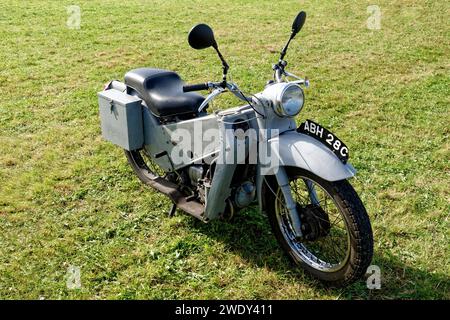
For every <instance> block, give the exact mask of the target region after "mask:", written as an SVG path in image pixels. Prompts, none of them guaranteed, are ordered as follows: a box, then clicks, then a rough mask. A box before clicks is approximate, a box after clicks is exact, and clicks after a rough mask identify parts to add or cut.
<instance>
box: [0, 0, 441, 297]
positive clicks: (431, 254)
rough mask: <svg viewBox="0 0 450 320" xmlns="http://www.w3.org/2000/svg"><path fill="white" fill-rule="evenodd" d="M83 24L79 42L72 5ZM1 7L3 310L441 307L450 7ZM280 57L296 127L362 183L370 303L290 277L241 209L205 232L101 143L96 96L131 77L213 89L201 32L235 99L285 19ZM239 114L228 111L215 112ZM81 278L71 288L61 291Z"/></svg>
mask: <svg viewBox="0 0 450 320" xmlns="http://www.w3.org/2000/svg"><path fill="white" fill-rule="evenodd" d="M72 4H76V5H79V6H80V7H81V9H82V24H81V29H79V30H70V29H68V28H67V27H66V20H67V12H66V6H68V5H72ZM370 4H373V3H372V2H371V1H344V2H342V1H339V2H338V1H318V0H317V1H308V2H306V1H300V2H299V1H293V0H292V1H286V0H283V1H277V2H276V5H275V4H274V2H273V1H262V0H257V1H256V0H255V1H250V0H249V1H237V0H235V1H227V2H226V4H224V2H223V1H215V0H214V1H194V0H190V1H166V0H164V1H163V0H158V1H127V2H118V1H13V0H1V8H2V10H1V11H0V39H1V41H0V49H1V50H0V83H1V85H0V93H1V94H0V148H1V152H0V298H2V299H12V298H26V299H39V298H44V299H75V298H82V299H134V298H137V299H154V298H161V299H166V298H176V299H178V298H184V299H197V298H206V299H218V298H228V299H235V298H236V299H240V298H246V299H259V298H268V299H386V298H387V299H393V298H402V299H410V298H419V299H427V298H432V299H435V298H444V299H449V298H450V285H449V283H450V280H449V276H450V252H449V249H450V247H449V244H450V237H449V235H450V234H449V232H450V231H449V230H450V228H449V212H450V204H449V203H450V192H449V191H450V179H449V178H450V177H449V175H450V144H449V127H450V126H449V124H450V101H449V97H450V94H449V86H450V76H449V74H450V72H449V69H450V68H449V66H450V61H449V56H450V50H449V39H450V28H449V21H450V19H449V18H450V17H449V12H450V5H449V2H448V1H443V0H442V1H412V0H410V1H408V0H404V1H384V0H383V1H376V4H378V5H379V6H380V8H381V10H382V28H381V30H369V29H367V27H366V20H367V18H368V14H367V11H366V9H367V6H368V5H370ZM299 9H303V10H305V11H307V13H308V19H307V22H306V24H305V27H304V29H303V30H302V32H301V33H300V34H299V36H298V37H297V39H296V40H295V41H294V42H293V43H292V45H291V48H290V50H289V52H288V55H287V57H286V58H287V60H288V62H289V70H290V71H292V72H294V73H297V74H301V75H307V76H308V77H309V78H310V80H311V87H310V89H308V90H307V92H306V96H307V104H306V107H305V109H304V111H303V112H302V114H301V115H300V116H299V119H298V121H302V120H303V119H305V118H311V119H314V120H316V121H318V122H320V123H322V124H323V125H326V126H327V127H329V128H330V129H331V130H332V131H333V132H335V133H336V134H337V135H338V136H339V137H341V138H342V139H343V140H344V141H345V142H346V143H347V145H348V146H349V147H350V150H351V162H352V163H353V165H354V166H355V167H356V168H358V169H359V175H358V178H357V180H354V181H353V184H354V185H355V187H356V189H357V190H358V192H359V193H360V195H361V197H362V199H363V201H364V203H365V205H366V207H367V210H368V212H369V214H370V217H371V220H372V223H373V230H374V238H375V255H374V261H373V263H374V264H376V265H378V266H380V268H381V272H382V288H381V290H368V289H367V288H366V286H365V282H364V281H361V282H359V283H356V284H354V285H352V286H350V287H348V288H345V289H329V288H325V287H323V286H321V285H320V284H318V283H317V282H316V281H314V280H311V279H310V278H309V277H307V276H306V275H305V274H304V273H303V271H302V270H298V269H295V268H293V267H292V265H291V264H290V263H289V261H288V260H287V258H286V257H285V256H284V255H283V254H282V252H281V250H279V248H278V246H277V243H276V241H275V239H274V237H273V235H272V234H271V232H270V228H269V226H268V223H267V219H266V217H264V216H262V215H260V214H258V212H257V210H256V209H255V208H250V209H248V210H245V211H244V212H241V213H239V215H238V216H237V217H236V218H235V219H234V220H233V221H232V222H230V223H225V222H212V223H210V224H208V225H205V224H203V223H201V222H199V221H196V220H195V219H194V218H192V217H190V216H187V215H183V214H181V213H178V214H177V216H176V217H174V218H172V219H168V218H166V217H165V212H166V211H167V210H168V208H169V202H168V201H167V199H166V198H164V197H163V196H161V195H159V194H157V193H156V192H154V191H152V190H149V189H148V188H146V187H145V186H143V185H142V184H141V183H139V181H138V180H137V178H136V177H135V176H134V175H133V173H132V171H131V168H130V167H129V166H128V165H127V163H126V159H125V157H124V155H123V152H122V151H121V150H119V149H118V148H117V147H115V146H113V145H111V144H109V143H107V142H105V141H103V140H102V139H101V134H100V128H99V118H98V110H97V108H98V107H97V97H96V92H98V91H100V90H101V88H102V86H103V84H104V83H106V82H107V81H108V80H110V79H113V78H116V79H122V77H123V74H124V73H125V72H126V71H127V70H129V69H132V68H136V67H141V66H153V67H162V68H167V69H172V70H175V71H177V72H179V73H180V75H182V77H183V78H184V79H186V80H187V81H188V82H190V83H196V82H198V81H208V80H217V79H220V78H219V77H220V72H221V68H220V64H219V62H218V60H217V57H216V56H215V55H214V53H213V51H212V50H204V51H194V50H192V49H190V48H189V47H188V44H187V41H186V36H187V32H188V30H189V29H190V27H191V26H193V25H194V24H195V23H198V22H206V23H208V24H210V25H211V26H212V27H213V28H214V30H215V33H216V36H217V38H218V42H219V44H220V47H221V49H222V52H223V54H224V55H225V56H226V57H227V59H228V61H229V64H230V65H231V72H232V75H233V80H234V81H235V82H237V83H238V84H239V85H240V86H241V87H242V88H243V89H245V90H246V91H253V92H257V91H259V90H261V88H262V87H263V85H264V83H265V81H266V80H267V79H269V78H270V77H271V63H273V62H275V61H276V58H277V53H276V52H278V51H279V50H280V49H281V47H282V45H283V44H284V41H285V39H286V38H287V36H288V33H289V30H290V24H291V21H292V19H293V18H294V16H295V13H296V11H298V10H299ZM235 104H236V101H235V100H233V99H232V98H230V97H227V98H224V99H222V100H221V103H219V104H218V105H217V104H216V106H219V107H223V108H226V107H229V106H233V105H235ZM70 265H75V266H79V267H80V268H81V284H82V287H81V289H75V290H70V289H68V288H67V286H66V274H67V268H68V267H69V266H70Z"/></svg>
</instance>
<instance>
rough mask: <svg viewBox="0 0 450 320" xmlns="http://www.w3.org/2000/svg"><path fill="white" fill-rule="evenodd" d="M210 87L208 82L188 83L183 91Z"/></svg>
mask: <svg viewBox="0 0 450 320" xmlns="http://www.w3.org/2000/svg"><path fill="white" fill-rule="evenodd" d="M208 88H209V86H208V83H199V84H187V85H185V86H183V92H190V91H200V90H207V89H208Z"/></svg>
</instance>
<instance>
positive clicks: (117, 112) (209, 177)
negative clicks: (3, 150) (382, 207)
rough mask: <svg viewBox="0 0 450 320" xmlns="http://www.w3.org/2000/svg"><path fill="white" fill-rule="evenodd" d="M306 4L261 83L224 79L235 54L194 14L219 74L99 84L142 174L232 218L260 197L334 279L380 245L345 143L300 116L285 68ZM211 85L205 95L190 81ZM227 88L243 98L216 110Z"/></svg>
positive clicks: (110, 121)
mask: <svg viewBox="0 0 450 320" xmlns="http://www.w3.org/2000/svg"><path fill="white" fill-rule="evenodd" d="M305 19H306V14H305V13H304V12H303V11H302V12H300V13H299V14H298V15H297V17H296V18H295V20H294V23H293V25H292V32H291V35H290V37H289V40H288V42H287V43H286V45H285V46H284V48H283V49H282V51H281V54H280V58H279V60H278V62H277V63H276V64H274V65H273V66H272V68H273V79H270V80H269V81H268V82H267V84H266V86H265V88H264V89H263V90H262V91H261V92H259V93H255V94H248V93H245V92H243V91H242V90H241V89H240V88H239V86H238V85H237V84H236V83H233V82H232V81H229V79H228V78H229V77H227V75H228V70H229V66H228V64H227V62H226V61H225V59H224V57H223V56H222V54H221V52H220V51H219V47H218V44H217V42H216V40H215V38H214V34H213V31H212V29H211V28H210V27H209V26H207V25H206V24H198V25H196V26H194V27H193V28H192V29H191V31H190V32H189V35H188V42H189V44H190V46H191V47H192V48H194V49H205V48H210V47H212V48H213V49H214V50H215V51H216V52H217V54H218V56H219V58H220V60H221V62H222V67H223V77H222V79H221V80H220V81H217V82H205V83H201V84H196V85H187V84H185V83H184V82H183V80H182V79H181V78H180V76H179V75H178V74H177V73H175V72H173V71H168V70H163V69H155V68H139V69H134V70H131V71H129V72H128V73H126V75H125V79H124V81H123V82H122V81H117V80H114V81H111V82H110V83H108V84H107V85H106V87H105V89H104V90H103V91H101V92H99V94H98V97H99V108H100V119H101V127H102V135H103V137H104V138H105V139H106V140H108V141H110V142H112V143H114V144H116V145H118V146H120V147H121V148H123V149H124V150H125V155H126V157H127V159H128V162H129V164H130V165H131V167H132V168H133V170H134V172H135V173H136V175H137V176H138V177H139V179H140V180H141V181H142V182H144V183H145V184H147V185H149V186H150V187H152V188H154V189H156V190H157V191H159V192H161V193H162V194H164V195H166V196H168V197H169V198H170V200H171V201H172V203H173V205H172V208H171V209H170V212H169V216H172V215H173V214H174V213H175V210H176V209H177V208H178V209H180V210H182V211H184V212H186V213H188V214H190V215H192V216H194V217H196V218H198V219H200V220H201V221H204V222H208V221H210V220H214V219H218V218H221V219H227V220H229V219H230V218H231V217H232V216H233V215H234V214H236V213H237V212H238V211H239V210H240V209H242V208H246V207H248V206H252V205H255V207H257V208H258V209H259V211H260V212H261V213H264V214H266V215H267V216H268V220H269V222H270V225H271V227H272V229H273V233H274V235H275V237H276V238H277V240H278V242H279V243H280V245H281V247H282V248H283V249H284V251H285V252H286V253H287V254H288V255H289V257H290V258H291V259H292V260H293V261H294V262H295V263H297V264H298V265H300V266H301V267H303V268H304V269H305V270H306V271H307V272H309V273H310V274H312V275H313V276H314V277H316V278H318V279H320V280H322V281H324V282H326V283H328V284H330V285H333V286H342V285H347V284H349V283H352V282H353V281H355V280H357V279H358V278H360V277H361V276H363V275H364V274H365V272H366V270H367V267H368V266H369V264H370V262H371V259H372V253H373V237H372V229H371V225H370V221H369V217H368V215H367V212H366V210H365V208H364V205H363V203H362V202H361V200H360V198H359V197H358V194H357V193H356V192H355V190H354V189H353V187H352V186H351V184H350V182H349V179H350V178H352V177H353V176H354V175H355V174H356V170H355V169H354V168H353V166H352V165H351V164H350V163H349V162H348V158H349V150H348V147H347V146H346V145H345V144H344V143H343V142H342V141H341V140H340V139H339V138H338V137H337V136H336V135H334V134H333V133H332V132H330V131H328V130H327V129H326V128H325V127H323V126H321V125H320V124H318V123H316V122H314V121H312V120H305V121H304V122H303V123H302V124H301V125H300V126H297V125H296V122H295V117H296V116H297V115H298V114H299V113H300V111H301V110H302V108H303V105H304V101H305V98H304V88H305V87H307V86H308V85H309V81H308V80H307V79H304V78H301V77H298V76H296V75H294V74H292V73H290V72H288V71H287V68H286V67H287V62H286V60H284V59H285V55H286V52H287V49H288V46H289V44H290V42H291V41H292V40H293V39H294V37H295V36H296V35H297V34H298V32H299V31H300V30H301V29H302V27H303V25H304V22H305ZM202 90H205V91H209V93H208V95H207V96H206V97H205V96H203V95H200V94H198V93H196V92H195V91H202ZM227 92H228V93H231V94H233V95H234V96H236V97H237V98H238V99H239V100H241V101H243V105H241V106H238V107H235V108H230V109H226V110H213V100H214V99H215V98H217V97H218V96H220V95H221V94H223V93H227Z"/></svg>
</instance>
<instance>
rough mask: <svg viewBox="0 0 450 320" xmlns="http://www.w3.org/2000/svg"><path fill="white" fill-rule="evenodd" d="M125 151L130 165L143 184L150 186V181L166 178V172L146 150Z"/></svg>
mask: <svg viewBox="0 0 450 320" xmlns="http://www.w3.org/2000/svg"><path fill="white" fill-rule="evenodd" d="M124 151H125V155H126V157H127V160H128V163H129V164H130V166H131V167H132V168H133V171H134V172H135V173H136V175H137V176H138V177H139V179H140V180H141V181H142V182H144V183H146V184H148V183H149V181H151V180H154V179H155V178H158V177H161V178H164V177H165V172H164V170H163V169H162V168H161V167H160V166H158V164H156V163H155V161H154V160H153V159H152V158H151V157H150V156H149V155H148V154H147V152H146V151H145V150H144V149H141V150H135V151H127V150H124Z"/></svg>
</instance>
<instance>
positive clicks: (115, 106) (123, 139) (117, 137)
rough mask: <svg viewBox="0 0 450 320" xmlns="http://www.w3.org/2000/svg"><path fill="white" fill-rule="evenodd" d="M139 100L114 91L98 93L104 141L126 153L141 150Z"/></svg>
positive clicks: (142, 140)
mask: <svg viewBox="0 0 450 320" xmlns="http://www.w3.org/2000/svg"><path fill="white" fill-rule="evenodd" d="M141 102H142V101H141V99H139V98H137V97H135V96H131V95H129V94H127V93H125V92H121V91H119V90H116V89H109V90H105V91H102V92H99V93H98V105H99V109H100V121H101V127H102V136H103V138H104V139H106V140H108V141H110V142H112V143H114V144H115V145H118V146H119V147H121V148H123V149H126V150H128V151H132V150H137V149H140V148H142V146H143V144H144V131H143V127H142V106H141Z"/></svg>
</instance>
